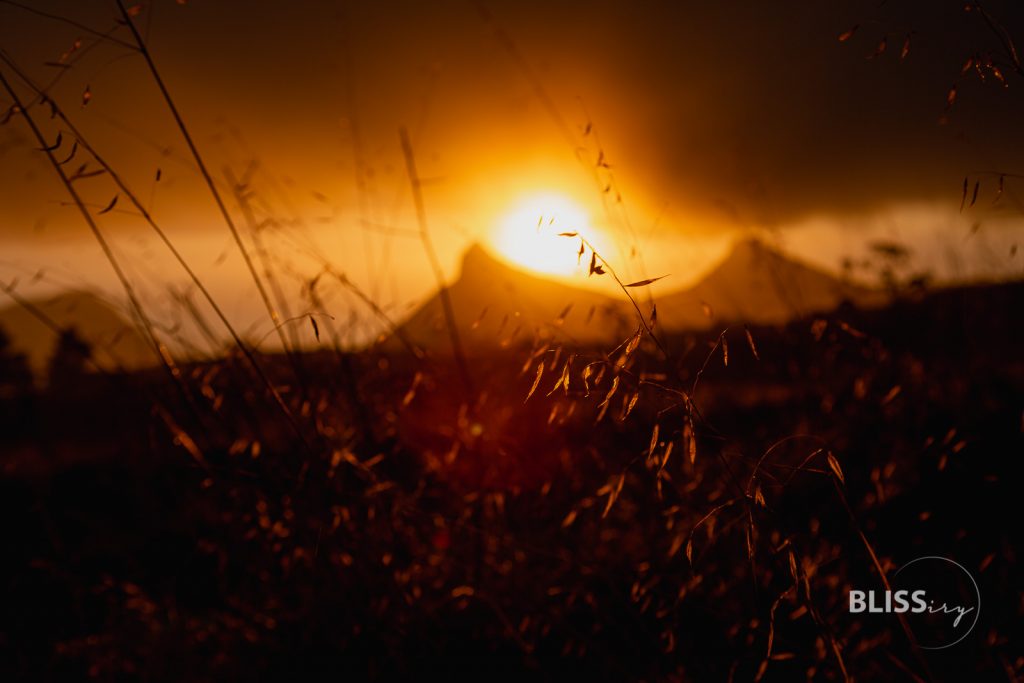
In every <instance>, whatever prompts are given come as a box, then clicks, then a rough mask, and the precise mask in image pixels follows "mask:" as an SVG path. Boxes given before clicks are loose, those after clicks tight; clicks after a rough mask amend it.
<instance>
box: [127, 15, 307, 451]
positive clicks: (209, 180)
mask: <svg viewBox="0 0 1024 683" xmlns="http://www.w3.org/2000/svg"><path fill="white" fill-rule="evenodd" d="M116 2H117V6H118V9H120V10H121V16H122V17H123V19H124V23H125V25H127V26H128V28H129V29H130V30H131V33H132V37H133V38H134V39H135V43H136V45H137V46H138V50H139V53H140V54H141V55H142V58H143V59H144V60H145V61H146V66H147V67H148V68H149V72H150V74H151V75H152V76H153V81H154V82H155V83H156V85H157V88H159V90H160V94H161V95H163V98H164V102H166V104H167V108H168V109H169V110H170V112H171V116H172V117H173V118H174V122H175V124H177V126H178V130H179V131H180V132H181V135H182V137H183V138H184V139H185V143H186V144H187V145H188V148H189V151H190V152H191V153H192V157H193V159H195V162H196V166H198V168H199V173H200V174H201V175H202V176H203V180H204V181H205V183H206V186H207V188H208V189H209V190H210V194H211V195H213V199H214V202H216V204H217V208H218V209H219V210H220V213H221V216H222V217H223V218H224V223H225V224H226V225H227V226H228V230H229V231H230V232H231V236H232V238H234V241H235V244H236V245H237V246H238V248H239V250H240V251H241V252H242V257H243V258H244V259H245V262H246V265H247V266H248V267H249V272H250V274H251V275H252V276H253V279H254V281H255V282H256V285H257V287H258V288H260V289H262V285H261V283H260V280H259V276H258V275H257V274H256V270H255V268H254V267H253V266H252V260H251V259H250V258H249V255H248V252H247V251H246V249H245V245H244V244H243V243H242V237H241V235H240V234H239V232H238V228H237V227H236V226H235V221H234V219H232V218H231V214H230V212H228V209H227V205H225V203H224V199H223V198H222V197H221V195H220V191H218V190H217V184H216V183H215V182H214V181H213V176H211V175H210V171H209V169H207V167H206V163H205V162H204V161H203V157H202V155H201V154H200V153H199V148H198V147H196V144H195V141H194V140H193V139H192V135H191V133H189V131H188V127H187V126H186V125H185V120H184V119H183V118H182V117H181V114H180V113H179V112H178V108H177V106H175V104H174V99H173V98H172V97H171V93H170V91H169V90H168V89H167V86H166V85H165V84H164V81H163V78H161V77H160V72H159V70H158V69H157V68H156V63H155V62H153V57H152V55H150V53H149V49H148V48H147V47H146V43H145V41H144V40H143V39H142V36H141V35H140V34H139V31H138V29H137V28H136V27H135V23H134V22H133V21H132V18H131V15H130V14H129V13H128V9H127V8H126V7H125V5H124V0H116ZM246 355H247V356H248V353H247V354H246ZM266 385H267V387H268V389H269V390H270V393H271V395H272V396H273V398H274V401H275V402H276V403H277V404H278V407H280V408H281V411H282V412H283V413H284V414H285V418H286V419H287V421H288V424H289V426H290V427H291V429H292V430H293V431H294V432H295V434H296V435H297V436H298V437H299V439H300V440H301V441H302V443H303V445H304V446H305V448H306V451H307V452H312V449H311V448H310V447H309V443H308V442H307V441H306V437H305V435H304V434H303V433H302V429H301V428H300V427H299V424H298V422H297V421H296V420H295V416H294V415H293V414H292V411H291V409H290V408H289V407H288V405H287V404H286V403H285V402H284V399H283V398H282V397H281V394H280V393H279V392H278V391H277V389H276V388H275V387H274V386H273V384H271V383H270V381H269V380H267V381H266Z"/></svg>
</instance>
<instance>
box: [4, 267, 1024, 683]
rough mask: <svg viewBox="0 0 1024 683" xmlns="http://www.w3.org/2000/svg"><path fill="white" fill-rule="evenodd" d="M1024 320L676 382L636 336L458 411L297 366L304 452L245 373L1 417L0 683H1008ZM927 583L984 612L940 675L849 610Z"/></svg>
mask: <svg viewBox="0 0 1024 683" xmlns="http://www.w3.org/2000/svg"><path fill="white" fill-rule="evenodd" d="M1022 300H1024V288H1022V287H1021V286H1020V285H1000V286H990V287H978V288H964V289H957V290H948V291H940V292H937V293H934V294H931V295H929V296H927V297H923V298H919V299H918V300H915V301H902V302H899V303H897V304H895V305H894V306H893V307H891V308H888V309H885V310H880V311H874V312H870V313H868V312H860V311H857V310H855V309H846V310H842V311H839V312H837V313H835V314H832V315H828V316H823V317H821V318H815V319H807V320H799V321H795V322H793V323H792V324H790V325H788V326H786V327H784V328H777V329H776V328H751V329H750V330H749V332H750V335H749V338H748V336H747V334H746V331H745V330H744V328H743V327H742V326H739V327H734V328H730V329H729V330H728V331H727V332H726V333H725V334H724V336H720V335H718V334H705V335H691V336H679V337H666V338H664V339H663V344H664V346H665V347H666V350H667V351H668V352H669V355H670V358H672V362H671V364H668V363H666V362H665V360H664V359H663V358H662V357H661V355H660V352H659V351H658V349H657V348H656V347H655V345H654V344H653V343H651V342H650V341H649V340H646V339H644V340H641V341H640V342H639V344H638V345H637V348H636V349H635V350H634V351H632V352H631V353H630V354H629V355H628V357H627V356H626V354H625V352H626V351H627V350H628V348H627V347H623V348H622V349H620V350H619V352H618V353H616V354H613V355H612V356H604V355H602V351H601V350H599V349H586V348H577V349H569V348H565V349H559V350H555V349H548V350H546V351H543V352H541V350H540V349H530V348H525V347H523V348H512V349H507V350H504V351H501V352H498V351H496V352H495V353H494V354H493V357H488V358H474V359H472V361H471V363H470V367H469V369H470V372H471V373H472V378H473V381H474V384H475V386H474V390H473V391H474V393H473V394H472V399H471V400H470V401H467V400H465V395H464V394H463V392H462V390H461V388H460V382H459V380H458V373H457V371H456V368H455V367H454V366H453V365H452V363H451V362H450V360H449V361H445V360H444V358H434V359H430V360H426V361H425V360H421V359H417V358H414V357H412V356H410V355H408V354H401V353H384V352H383V351H374V350H367V351H365V352H362V353H359V354H357V355H337V354H333V353H318V354H312V353H311V354H304V355H302V356H300V357H299V359H298V360H299V363H300V366H301V367H302V368H303V370H302V374H303V376H304V383H303V384H302V385H301V387H300V385H299V384H298V383H297V382H295V381H294V377H293V375H292V372H293V371H292V367H291V365H290V364H289V363H288V362H286V360H285V359H284V358H283V357H273V356H271V357H265V358H261V361H262V362H264V363H265V364H266V366H267V367H268V368H269V369H270V371H271V375H272V377H273V381H274V383H275V385H276V386H278V387H280V388H281V391H282V395H283V396H284V398H285V401H286V403H287V405H288V406H289V407H290V409H291V410H292V412H293V413H294V416H295V422H296V425H297V427H298V429H299V432H300V433H301V434H302V438H301V439H300V438H299V437H298V436H296V435H295V434H294V433H292V432H291V431H290V429H289V428H288V426H287V424H286V423H285V421H284V420H282V419H281V417H280V415H279V413H278V412H277V410H276V408H275V407H274V402H273V401H272V400H270V399H269V397H268V396H267V395H266V394H265V393H264V392H263V391H262V390H261V389H260V388H259V386H258V384H253V383H252V381H251V379H250V380H248V382H247V384H243V386H244V387H247V388H245V389H244V390H243V391H239V390H238V386H239V382H242V381H245V378H246V377H247V370H246V368H245V365H244V362H243V361H242V360H240V359H225V360H223V361H220V362H216V363H207V364H202V365H195V366H187V367H184V368H182V370H183V372H184V374H185V375H186V376H187V377H188V378H189V379H190V386H192V387H194V389H193V391H192V392H191V393H190V394H189V396H188V400H184V399H182V397H181V396H180V395H178V393H177V389H176V387H175V386H174V385H173V384H172V383H170V382H168V381H166V380H165V379H162V375H160V374H159V371H156V370H154V371H152V372H151V373H149V374H146V373H139V374H131V375H113V376H102V375H98V376H88V377H87V378H86V380H87V381H82V382H80V383H79V384H78V385H77V388H76V391H75V392H68V391H62V392H49V393H46V392H44V393H33V394H30V395H25V396H20V397H17V398H11V399H9V400H7V401H6V402H5V405H4V409H3V412H2V415H3V416H4V424H3V429H2V430H0V433H2V440H3V452H4V454H5V456H4V462H3V472H4V475H3V479H2V484H0V485H2V488H3V492H2V495H0V500H2V501H3V503H2V504H3V506H4V509H3V514H2V515H0V517H2V519H3V520H4V539H5V546H6V549H7V552H6V553H5V555H6V557H7V559H6V560H5V562H4V565H3V572H2V574H3V587H4V595H3V602H4V605H5V608H4V626H5V628H4V630H3V633H4V636H3V640H2V641H0V652H2V653H3V654H2V657H3V659H2V666H3V668H4V669H5V670H7V671H12V672H16V673H18V674H21V675H22V676H24V677H27V678H33V679H35V680H43V679H49V680H68V679H70V678H78V677H80V676H83V675H89V676H93V677H97V678H100V679H104V680H180V679H183V678H187V679H190V680H224V679H225V678H239V679H255V678H264V677H274V678H276V677H281V676H286V675H290V676H299V675H302V674H303V673H305V674H308V675H312V674H313V672H316V671H326V672H333V675H334V676H339V677H342V676H343V677H351V678H364V677H366V678H375V679H382V678H383V679H408V678H421V677H424V676H426V675H428V674H429V675H430V676H434V675H444V676H446V677H449V678H450V677H456V678H462V677H467V676H470V675H474V676H475V675H479V676H485V677H487V678H497V679H513V680H521V679H522V678H524V677H525V676H531V677H540V678H543V679H550V680H558V679H565V678H570V679H575V678H578V677H587V678H591V679H599V680H681V681H689V680H696V681H703V680H737V681H742V680H765V681H792V680H816V681H827V680H854V679H856V680H908V679H909V680H929V679H931V680H949V681H954V680H1006V679H1007V678H1008V679H1010V680H1012V679H1013V678H1014V677H1015V676H1018V675H1019V672H1020V670H1021V665H1022V661H1021V659H1020V657H1021V655H1022V652H1021V649H1020V644H1021V642H1022V641H1021V635H1022V634H1021V628H1020V625H1021V623H1022V622H1021V616H1022V613H1021V610H1022V604H1021V602H1020V593H1019V577H1020V566H1019V558H1018V557H1017V555H1016V553H1017V548H1018V547H1019V546H1018V544H1019V540H1020V534H1019V529H1018V528H1017V525H1016V523H1015V521H1014V520H1015V519H1016V517H1017V515H1016V510H1017V508H1018V507H1019V505H1018V503H1019V494H1018V491H1017V489H1018V488H1019V487H1018V484H1017V476H1016V473H1017V472H1019V465H1018V463H1017V462H1016V461H1017V460H1018V459H1019V458H1020V456H1021V454H1022V453H1024V448H1022V446H1024V436H1022V431H1021V429H1022V425H1021V420H1022V396H1024V365H1022V363H1021V358H1020V354H1019V349H1020V348H1021V345H1022V344H1024V327H1022V324H1021V321H1020V318H1019V316H1018V315H1015V314H1013V313H1012V312H1013V311H1019V310H1021V302H1022ZM723 342H724V343H723ZM627 346H628V345H627ZM726 347H727V349H728V351H727V353H728V363H727V364H726V354H725V353H724V352H725V349H726ZM755 349H756V357H755ZM570 357H571V358H572V362H571V364H570V366H569V371H568V375H567V377H568V387H566V386H565V383H564V381H563V375H562V374H561V373H562V371H563V369H564V368H565V364H566V362H567V360H568V359H569V358H570ZM524 362H525V364H524ZM538 363H543V364H545V369H544V370H543V371H542V375H541V381H540V382H539V384H538V387H537V389H536V390H535V391H534V392H533V394H532V395H531V396H530V397H529V400H525V399H526V397H527V396H528V395H529V394H530V391H531V385H532V384H533V380H534V379H535V378H536V376H537V374H536V370H535V368H536V366H537V364H538ZM590 363H594V365H593V366H592V370H591V371H589V372H586V371H584V368H585V367H587V366H588V364H590ZM602 367H603V368H606V372H604V373H603V375H604V376H603V377H599V376H598V375H599V374H602V373H600V368H602ZM584 374H587V375H588V376H587V378H586V380H584ZM698 379H699V382H698V381H697V380H698ZM613 381H614V382H616V389H615V391H614V392H613V391H611V388H612V385H613ZM556 382H558V386H556V387H555V389H554V390H553V391H552V387H553V386H555V384H556ZM588 388H589V393H588ZM154 391H155V392H157V393H158V396H159V398H160V400H161V403H162V405H167V406H177V408H176V409H175V412H174V414H166V413H161V412H160V411H158V410H156V409H153V408H152V407H151V405H152V400H153V398H154V397H153V392H154ZM609 395H610V398H607V397H608V396H609ZM524 400H525V403H524ZM189 406H191V407H189ZM160 410H161V411H163V410H166V409H160ZM186 435H189V436H186ZM873 554H874V556H875V557H877V562H876V559H875V557H873V556H872V555H873ZM924 554H937V555H943V554H946V555H949V556H955V557H956V558H958V560H959V561H960V562H962V563H963V564H965V565H966V566H967V567H969V568H970V570H971V571H972V572H973V573H974V575H975V576H976V577H977V580H978V581H979V584H980V587H981V592H982V594H983V595H985V596H986V597H988V596H991V598H989V599H988V600H987V601H986V602H985V611H984V612H983V613H982V616H981V620H980V622H979V624H978V626H977V628H976V632H975V633H974V634H973V636H972V637H971V638H969V639H968V640H967V641H965V642H963V643H961V644H959V645H958V646H957V648H954V649H952V650H945V651H938V652H924V651H920V650H918V651H915V649H914V648H913V647H912V646H911V644H910V643H909V641H908V640H907V637H906V635H905V634H904V633H903V631H902V630H901V628H900V625H899V622H898V621H897V620H896V619H895V618H894V617H892V616H891V615H889V617H890V618H888V619H878V620H864V619H857V618H855V617H854V615H851V614H849V613H848V612H847V610H846V591H847V590H848V589H849V588H850V587H852V586H867V587H879V586H880V583H879V582H880V579H879V574H878V572H879V570H880V569H882V570H885V571H887V572H888V571H892V569H893V568H894V566H898V565H900V564H902V563H903V562H905V561H906V560H907V559H909V558H912V557H916V556H920V555H924ZM15 625H16V627H15Z"/></svg>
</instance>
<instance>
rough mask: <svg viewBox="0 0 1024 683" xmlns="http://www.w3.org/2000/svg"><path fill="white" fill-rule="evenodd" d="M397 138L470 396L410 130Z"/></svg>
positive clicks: (425, 248) (470, 383) (470, 393)
mask: <svg viewBox="0 0 1024 683" xmlns="http://www.w3.org/2000/svg"><path fill="white" fill-rule="evenodd" d="M398 137H399V139H400V140H401V143H402V153H403V154H404V155H405V167H406V170H407V171H408V173H409V184H410V185H411V186H412V199H413V203H414V204H415V206H416V219H417V221H418V222H419V228H420V241H421V242H422V243H423V251H424V252H426V254H427V260H428V261H430V267H431V268H432V269H433V271H434V278H435V279H436V280H437V286H438V290H439V292H438V293H439V294H440V296H441V307H442V308H443V309H444V317H445V322H446V323H447V325H448V336H449V337H450V338H451V343H452V353H453V354H454V356H455V364H456V366H457V367H458V369H459V375H460V376H461V378H462V383H463V386H464V388H465V389H466V393H467V394H468V396H467V398H468V399H471V398H472V397H473V395H474V393H475V392H474V391H473V380H472V378H471V377H470V374H469V366H468V365H467V364H466V356H465V354H464V353H463V351H462V343H461V342H460V341H459V331H458V328H457V327H456V321H455V311H454V309H453V308H452V300H451V297H450V296H449V294H448V286H447V285H446V284H445V281H444V270H443V269H442V268H441V262H440V261H438V259H437V252H435V251H434V243H433V242H432V241H431V239H430V232H429V231H428V230H427V212H426V209H424V207H423V191H422V183H421V182H420V177H419V174H417V172H416V158H415V157H414V156H413V151H412V143H411V142H410V141H409V133H408V132H407V131H406V130H405V128H402V129H400V130H399V131H398Z"/></svg>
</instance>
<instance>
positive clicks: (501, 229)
mask: <svg viewBox="0 0 1024 683" xmlns="http://www.w3.org/2000/svg"><path fill="white" fill-rule="evenodd" d="M565 232H579V233H580V234H582V235H585V236H587V237H588V239H589V238H590V237H591V235H592V233H593V229H592V227H591V225H590V221H589V217H588V216H587V212H586V211H585V210H584V209H583V208H582V207H581V206H580V205H579V204H577V203H576V202H574V201H572V200H571V199H569V198H568V197H566V196H565V195H562V194H558V193H556V192H541V193H536V194H531V195H528V196H525V197H523V198H521V199H519V200H518V201H517V202H515V203H514V204H513V205H512V206H511V208H510V209H509V210H508V211H507V213H505V214H504V215H503V216H502V217H501V218H500V220H499V222H498V226H497V232H496V235H495V240H494V243H495V247H496V248H497V250H498V252H499V253H500V254H501V255H502V256H503V257H504V258H505V259H507V260H508V261H511V262H512V263H515V264H518V265H521V266H525V267H527V268H529V269H530V270H535V271H538V272H541V273H548V274H552V275H571V274H572V273H574V272H576V270H577V269H578V268H579V265H578V261H577V251H578V248H579V240H572V239H567V238H566V237H564V236H559V233H565Z"/></svg>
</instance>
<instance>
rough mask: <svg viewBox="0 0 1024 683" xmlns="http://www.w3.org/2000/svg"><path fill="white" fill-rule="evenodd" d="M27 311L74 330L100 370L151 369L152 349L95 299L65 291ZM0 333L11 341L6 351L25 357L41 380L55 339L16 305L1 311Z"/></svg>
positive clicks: (55, 335)
mask: <svg viewBox="0 0 1024 683" xmlns="http://www.w3.org/2000/svg"><path fill="white" fill-rule="evenodd" d="M29 305H30V306H31V307H33V308H35V309H37V310H38V312H39V313H41V314H42V315H44V316H45V317H46V318H48V319H49V320H51V321H52V322H53V323H55V324H56V325H57V326H58V327H60V328H61V329H62V330H73V331H74V333H75V336H76V337H77V338H78V339H80V340H81V341H83V342H85V343H86V344H87V345H88V346H89V347H90V349H91V352H92V355H93V358H94V359H95V360H96V362H97V363H98V364H99V365H100V366H101V367H104V368H110V369H114V368H124V369H129V370H130V369H135V368H141V367H148V366H151V365H153V364H154V363H155V359H154V357H153V351H152V349H151V348H150V347H149V345H148V344H147V343H146V341H145V340H144V339H143V337H142V335H141V334H140V333H139V332H138V331H137V330H136V329H135V326H134V325H132V324H131V323H130V322H129V321H128V320H127V319H125V318H124V317H123V316H122V315H121V313H119V312H118V311H117V309H116V308H114V307H113V306H111V305H110V304H109V303H107V302H106V301H104V300H103V299H101V298H100V297H99V296H97V295H96V294H93V293H91V292H85V291H68V292H63V293H61V294H58V295H56V296H52V297H50V298H47V299H41V300H35V301H30V302H29ZM0 328H3V330H4V332H6V333H7V336H8V337H10V339H11V348H12V349H13V350H14V351H16V352H19V353H23V354H25V356H26V357H27V359H28V365H29V368H30V369H31V370H32V374H33V375H34V376H35V377H36V378H37V379H38V380H43V379H45V376H46V368H47V366H48V364H49V362H50V359H51V358H52V356H53V353H54V351H55V350H56V348H57V343H58V341H59V337H60V336H59V334H58V333H57V332H56V331H54V330H53V329H52V328H51V327H50V326H49V325H47V324H46V323H44V322H43V321H42V320H40V319H39V317H38V316H37V315H34V314H33V313H32V312H30V311H29V310H26V308H25V307H23V306H20V305H18V304H11V305H10V306H7V307H5V308H0Z"/></svg>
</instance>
